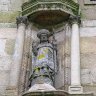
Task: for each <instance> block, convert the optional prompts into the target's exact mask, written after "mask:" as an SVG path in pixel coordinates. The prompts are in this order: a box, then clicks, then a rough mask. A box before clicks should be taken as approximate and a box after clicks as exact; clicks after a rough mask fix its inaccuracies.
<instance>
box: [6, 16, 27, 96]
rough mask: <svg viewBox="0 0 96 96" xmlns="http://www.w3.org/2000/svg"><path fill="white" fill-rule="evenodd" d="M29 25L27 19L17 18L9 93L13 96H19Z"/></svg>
mask: <svg viewBox="0 0 96 96" xmlns="http://www.w3.org/2000/svg"><path fill="white" fill-rule="evenodd" d="M26 25H27V17H18V18H17V37H16V42H15V48H14V55H13V62H12V65H11V71H10V81H9V86H8V89H7V91H9V94H10V91H11V95H12V96H18V84H19V82H18V81H19V74H20V67H21V63H22V54H23V46H24V35H25V29H26Z"/></svg>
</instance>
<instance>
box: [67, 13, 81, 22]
mask: <svg viewBox="0 0 96 96" xmlns="http://www.w3.org/2000/svg"><path fill="white" fill-rule="evenodd" d="M69 22H70V23H71V24H74V23H78V24H80V23H81V19H80V16H72V15H70V17H69Z"/></svg>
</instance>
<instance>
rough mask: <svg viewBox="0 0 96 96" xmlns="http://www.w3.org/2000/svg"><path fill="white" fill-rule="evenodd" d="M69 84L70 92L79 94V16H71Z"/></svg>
mask: <svg viewBox="0 0 96 96" xmlns="http://www.w3.org/2000/svg"><path fill="white" fill-rule="evenodd" d="M71 20H72V34H71V86H69V93H70V94H81V93H83V88H82V86H81V81H80V44H79V17H71Z"/></svg>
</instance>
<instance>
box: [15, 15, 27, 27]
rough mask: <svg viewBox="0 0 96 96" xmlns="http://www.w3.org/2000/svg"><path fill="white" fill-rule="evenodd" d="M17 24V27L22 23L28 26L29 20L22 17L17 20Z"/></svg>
mask: <svg viewBox="0 0 96 96" xmlns="http://www.w3.org/2000/svg"><path fill="white" fill-rule="evenodd" d="M16 23H17V26H18V25H19V24H21V23H23V24H25V25H27V24H28V19H27V16H22V17H17V18H16Z"/></svg>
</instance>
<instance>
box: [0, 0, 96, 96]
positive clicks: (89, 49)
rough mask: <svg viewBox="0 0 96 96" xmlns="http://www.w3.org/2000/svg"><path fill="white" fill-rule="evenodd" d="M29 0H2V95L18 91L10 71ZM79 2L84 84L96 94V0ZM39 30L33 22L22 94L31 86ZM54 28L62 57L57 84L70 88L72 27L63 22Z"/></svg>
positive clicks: (29, 29) (25, 53)
mask: <svg viewBox="0 0 96 96" xmlns="http://www.w3.org/2000/svg"><path fill="white" fill-rule="evenodd" d="M26 1H28V0H0V96H13V95H12V94H13V93H16V92H15V91H16V90H15V87H10V82H11V81H10V80H11V79H10V74H11V73H10V72H11V69H12V66H13V64H14V63H13V56H14V52H15V41H16V38H17V25H16V17H17V16H20V11H21V5H22V3H23V2H26ZM78 2H79V4H80V9H81V25H80V56H81V58H80V63H81V84H82V86H83V88H84V92H92V93H94V96H96V65H95V62H96V12H95V11H96V4H95V2H96V1H94V2H91V1H89V0H78ZM38 30H39V29H38V28H37V27H36V26H34V24H29V26H27V28H26V30H25V37H24V38H25V43H24V50H23V58H22V62H23V63H22V65H21V67H20V70H21V73H20V74H19V75H18V77H19V80H18V81H19V83H18V84H19V93H22V92H24V91H26V90H27V89H28V78H29V76H30V74H31V71H30V70H31V69H32V68H31V67H32V66H31V60H32V42H37V43H38V41H39V40H38V38H37V36H36V35H37V33H36V32H37V31H38ZM54 31H55V38H56V41H57V56H58V59H57V61H58V73H57V75H56V77H55V79H56V81H55V87H56V88H57V89H63V90H66V91H68V86H69V85H70V82H71V78H70V72H71V69H70V63H71V56H70V54H71V27H70V25H68V24H61V26H60V27H59V28H56V29H55V30H54ZM28 46H29V47H28ZM32 62H33V61H32ZM25 73H26V75H25ZM22 74H23V75H22ZM15 75H16V74H15ZM15 75H14V76H15ZM24 82H25V84H24ZM9 87H10V88H9ZM13 91H14V92H13ZM20 95H21V94H20ZM14 96H17V95H14ZM18 96H19V95H18Z"/></svg>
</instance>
